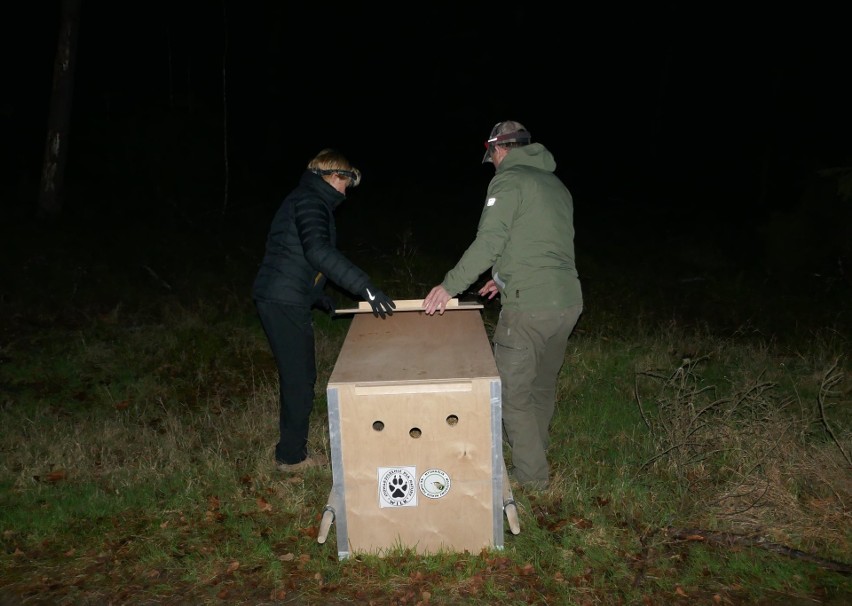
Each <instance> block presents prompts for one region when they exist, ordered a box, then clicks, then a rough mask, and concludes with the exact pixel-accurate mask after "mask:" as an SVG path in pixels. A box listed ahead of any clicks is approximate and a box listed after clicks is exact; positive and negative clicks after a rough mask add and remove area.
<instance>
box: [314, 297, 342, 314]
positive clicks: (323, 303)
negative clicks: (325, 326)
mask: <svg viewBox="0 0 852 606" xmlns="http://www.w3.org/2000/svg"><path fill="white" fill-rule="evenodd" d="M313 306H314V307H316V308H317V309H318V310H320V311H324V312H325V313H327V314H328V315H330V316H332V315H334V312H335V311H337V306H335V304H334V299H333V298H332V297H331V296H329V295H321V296H320V298H319V299H317V300H316V301H314V305H313Z"/></svg>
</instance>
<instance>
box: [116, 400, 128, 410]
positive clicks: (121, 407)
mask: <svg viewBox="0 0 852 606" xmlns="http://www.w3.org/2000/svg"><path fill="white" fill-rule="evenodd" d="M128 408H130V400H122V401H121V402H116V403H115V409H116V410H127V409H128Z"/></svg>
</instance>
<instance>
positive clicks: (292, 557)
mask: <svg viewBox="0 0 852 606" xmlns="http://www.w3.org/2000/svg"><path fill="white" fill-rule="evenodd" d="M278 559H279V560H281V561H282V562H292V561H293V560H295V559H296V556H295V555H293V554H292V553H285V554H284V555H280V556H278Z"/></svg>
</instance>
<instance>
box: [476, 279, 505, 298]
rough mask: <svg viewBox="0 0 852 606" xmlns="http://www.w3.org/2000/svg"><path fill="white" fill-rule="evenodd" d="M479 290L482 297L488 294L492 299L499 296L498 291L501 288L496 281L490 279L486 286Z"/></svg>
mask: <svg viewBox="0 0 852 606" xmlns="http://www.w3.org/2000/svg"><path fill="white" fill-rule="evenodd" d="M478 292H479V296H480V297H484V296H486V295H488V300H489V301H490V300H491V299H493V298H494V297H496V296H497V293H499V292H500V289H499V288H497V284H495V283H494V280H488V282H486V283H485V286H483V287H482V288H480V289H479V291H478Z"/></svg>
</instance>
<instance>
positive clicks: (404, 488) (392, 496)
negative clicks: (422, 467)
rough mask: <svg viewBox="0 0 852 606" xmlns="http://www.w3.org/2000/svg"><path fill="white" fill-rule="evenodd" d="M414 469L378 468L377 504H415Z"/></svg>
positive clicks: (383, 505)
mask: <svg viewBox="0 0 852 606" xmlns="http://www.w3.org/2000/svg"><path fill="white" fill-rule="evenodd" d="M414 473H415V469H414V468H413V467H391V468H381V469H379V505H380V506H381V507H403V506H406V505H408V506H414V505H417V491H416V484H417V483H416V482H415V481H414Z"/></svg>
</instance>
